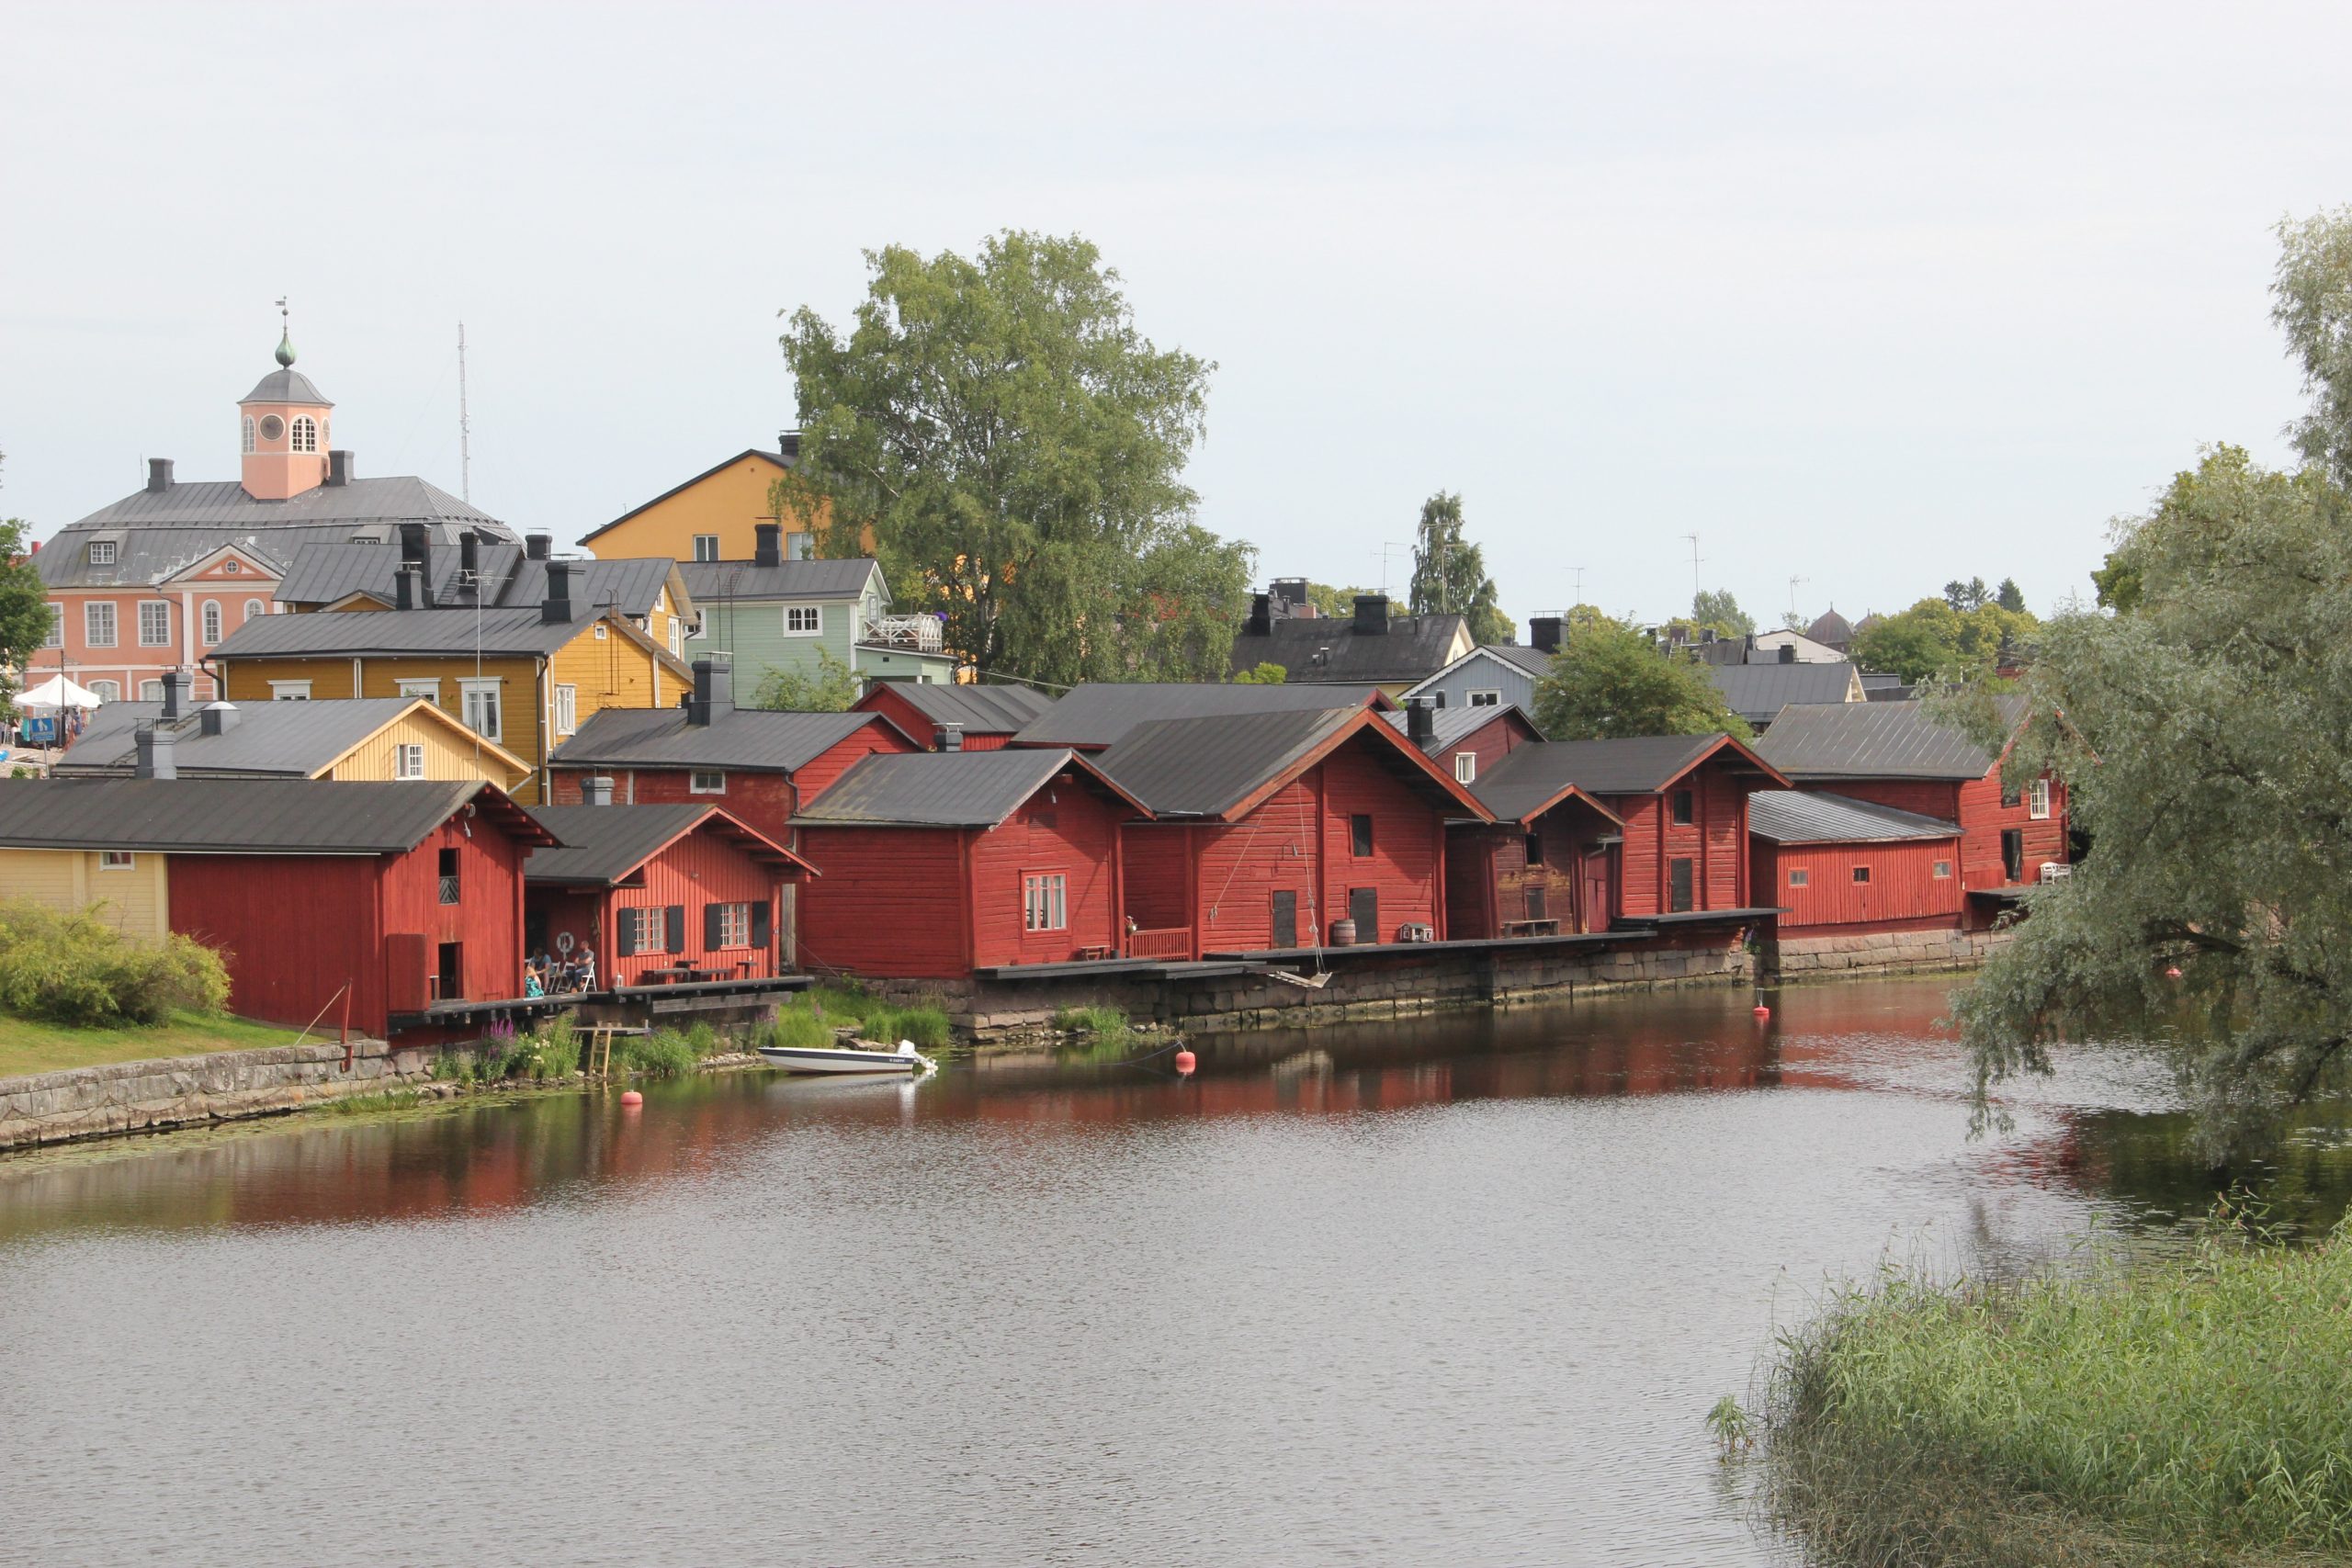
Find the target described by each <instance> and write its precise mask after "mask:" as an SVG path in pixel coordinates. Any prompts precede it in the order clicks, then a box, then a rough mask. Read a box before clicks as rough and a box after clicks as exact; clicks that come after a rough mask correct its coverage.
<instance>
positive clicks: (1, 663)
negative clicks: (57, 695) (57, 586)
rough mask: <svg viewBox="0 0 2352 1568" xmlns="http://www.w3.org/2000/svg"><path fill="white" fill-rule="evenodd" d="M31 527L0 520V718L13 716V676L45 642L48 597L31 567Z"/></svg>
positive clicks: (12, 519)
mask: <svg viewBox="0 0 2352 1568" xmlns="http://www.w3.org/2000/svg"><path fill="white" fill-rule="evenodd" d="M31 533H32V525H31V524H29V523H27V522H26V521H25V520H24V519H23V518H21V517H10V518H6V519H5V520H0V718H6V717H11V716H14V715H15V713H16V711H17V709H16V703H15V700H14V699H15V697H16V694H17V691H18V689H19V688H18V686H17V681H16V672H17V671H22V670H23V669H24V668H25V665H26V662H27V660H30V659H31V658H32V656H33V654H34V652H35V651H36V650H37V649H40V648H41V647H42V646H44V645H45V644H46V643H47V642H48V641H49V623H50V613H49V596H48V591H47V590H46V589H44V588H43V587H42V586H41V581H40V570H38V569H36V568H35V567H34V565H33V561H32V541H31V538H30V536H31Z"/></svg>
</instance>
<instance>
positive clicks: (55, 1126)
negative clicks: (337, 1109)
mask: <svg viewBox="0 0 2352 1568" xmlns="http://www.w3.org/2000/svg"><path fill="white" fill-rule="evenodd" d="M433 1057H434V1053H433V1051H432V1050H431V1049H429V1048H421V1047H412V1046H403V1047H401V1048H399V1049H397V1050H396V1049H394V1048H393V1047H391V1046H390V1045H387V1044H385V1043H384V1042H382V1041H380V1040H355V1041H353V1042H352V1043H351V1061H350V1065H349V1066H345V1064H344V1047H343V1046H342V1045H341V1044H339V1043H335V1042H334V1041H327V1042H323V1043H315V1044H303V1045H277V1046H272V1047H270V1048H269V1049H267V1050H263V1051H222V1052H219V1053H217V1054H215V1055H209V1056H176V1057H173V1058H170V1059H168V1060H164V1061H153V1062H116V1063H112V1064H110V1065H108V1066H102V1067H72V1068H68V1069H66V1070H64V1071H62V1072H54V1073H37V1074H34V1075H33V1076H31V1077H15V1078H0V1149H5V1148H12V1147H18V1146H22V1145H29V1144H52V1143H62V1142H64V1141H66V1140H67V1139H70V1138H95V1137H102V1136H104V1135H106V1134H110V1133H135V1132H139V1131H141V1130H143V1129H147V1128H156V1127H186V1126H190V1125H194V1124H198V1123H202V1122H227V1121H232V1120H234V1119H236V1118H238V1117H243V1116H266V1115H269V1114H272V1113H273V1112H276V1111H293V1110H296V1109H298V1108H300V1107H301V1106H305V1105H316V1104H318V1103H319V1102H321V1101H322V1100H337V1099H340V1098H342V1097H343V1096H345V1095H349V1094H373V1093H379V1092H381V1091H383V1090H387V1089H406V1088H411V1087H413V1086H415V1085H417V1084H421V1083H423V1082H424V1081H425V1079H426V1077H427V1076H428V1075H429V1074H430V1073H431V1072H432V1069H433Z"/></svg>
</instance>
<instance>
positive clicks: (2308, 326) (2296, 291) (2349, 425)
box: [2270, 207, 2352, 485]
mask: <svg viewBox="0 0 2352 1568" xmlns="http://www.w3.org/2000/svg"><path fill="white" fill-rule="evenodd" d="M2270 319H2271V320H2272V321H2275V322H2277V323H2278V329H2279V330H2280V331H2281V332H2283V333H2286V335H2287V352H2288V353H2289V354H2290V355H2291V356H2293V358H2294V359H2295V360H2296V361H2297V362H2299V363H2300V364H2301V366H2302V368H2303V389H2304V390H2305V391H2307V392H2309V393H2310V394H2311V395H2312V410H2311V412H2310V413H2309V414H2307V415H2305V416H2304V417H2303V418H2302V419H2301V420H2298V421H2297V422H2296V423H2294V424H2293V425H2292V426H2290V431H2291V433H2292V434H2293V435H2294V438H2295V446H2296V447H2297V448H2298V449H2299V450H2300V451H2301V453H2302V455H2303V457H2304V458H2305V459H2306V460H2307V461H2309V462H2313V463H2317V464H2319V465H2320V466H2321V467H2322V468H2324V469H2325V470H2326V471H2327V473H2328V475H2329V476H2330V477H2331V478H2333V479H2335V482H2336V483H2337V484H2340V485H2352V207H2339V208H2337V209H2335V211H2333V212H2322V213H2318V214H2315V215H2314V216H2312V217H2310V218H2306V219H2302V220H2292V219H2290V220H2287V221H2286V222H2283V223H2281V224H2279V225H2278V275H2277V276H2276V277H2274V278H2273V279H2272V281H2271V288H2270Z"/></svg>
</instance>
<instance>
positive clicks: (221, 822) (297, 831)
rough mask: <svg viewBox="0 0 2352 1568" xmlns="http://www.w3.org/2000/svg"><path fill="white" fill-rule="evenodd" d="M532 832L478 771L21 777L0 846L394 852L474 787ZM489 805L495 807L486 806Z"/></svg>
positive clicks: (8, 794) (2, 820)
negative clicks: (358, 778)
mask: <svg viewBox="0 0 2352 1568" xmlns="http://www.w3.org/2000/svg"><path fill="white" fill-rule="evenodd" d="M485 795H486V796H488V797H489V800H490V802H492V803H494V809H496V810H497V811H498V812H499V814H500V815H501V816H506V815H511V817H512V818H513V822H514V823H515V825H517V826H519V828H520V829H522V831H523V832H524V833H525V834H526V836H527V837H528V838H529V839H531V840H537V838H538V836H539V833H540V829H538V828H537V827H536V826H535V825H534V824H532V823H531V821H530V820H529V818H526V817H525V816H524V815H523V814H522V812H521V811H519V810H518V809H515V807H513V805H512V804H511V803H510V802H509V801H508V800H507V798H506V796H505V795H503V794H501V793H500V792H499V791H498V790H497V789H495V788H493V787H492V785H489V784H482V783H480V782H478V781H475V780H470V779H464V780H418V781H414V782H409V783H401V784H328V783H321V782H316V781H313V780H310V779H18V780H16V781H15V782H13V783H11V784H6V786H0V846H6V847H7V848H9V849H54V850H132V851H147V852H183V853H212V854H388V853H397V852H401V851H403V850H412V849H414V848H415V847H416V846H417V845H418V844H419V843H421V842H423V841H424V837H425V835H426V834H428V833H430V832H432V831H433V830H434V829H435V828H438V827H440V826H441V824H442V823H444V822H447V820H448V819H449V818H451V817H453V816H455V815H457V813H458V808H459V807H463V806H465V805H466V804H467V803H468V802H469V801H472V800H475V799H476V797H478V796H485ZM485 809H486V810H487V809H493V807H487V806H486V807H485Z"/></svg>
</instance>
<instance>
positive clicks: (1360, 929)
mask: <svg viewBox="0 0 2352 1568" xmlns="http://www.w3.org/2000/svg"><path fill="white" fill-rule="evenodd" d="M1348 919H1351V920H1353V921H1355V923H1356V940H1357V941H1358V942H1381V941H1384V940H1385V939H1384V938H1383V937H1382V936H1381V934H1380V889H1379V888H1377V887H1351V888H1349V889H1348Z"/></svg>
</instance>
